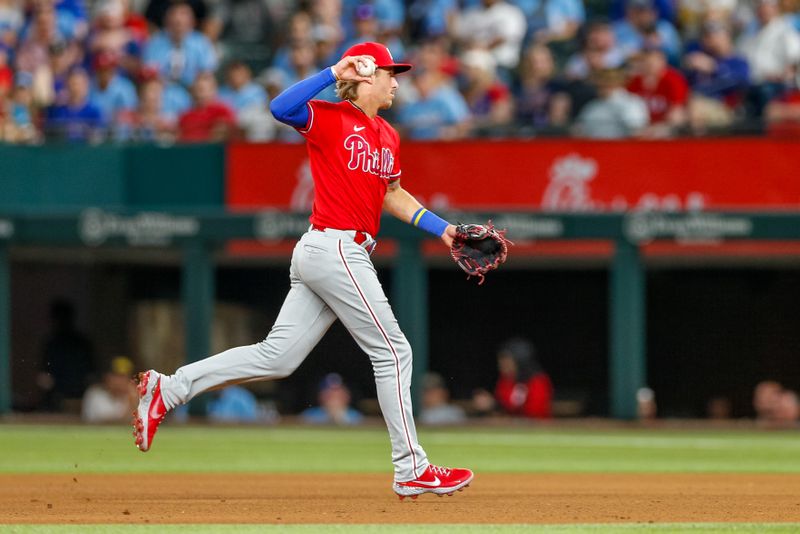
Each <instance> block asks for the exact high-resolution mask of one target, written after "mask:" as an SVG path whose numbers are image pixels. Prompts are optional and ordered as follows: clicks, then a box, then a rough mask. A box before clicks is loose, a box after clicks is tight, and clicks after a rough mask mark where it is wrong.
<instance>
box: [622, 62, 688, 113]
mask: <svg viewBox="0 0 800 534" xmlns="http://www.w3.org/2000/svg"><path fill="white" fill-rule="evenodd" d="M628 91H630V92H631V93H633V94H635V95H639V96H640V97H642V98H643V99H644V101H645V102H646V103H647V109H648V110H649V111H650V122H654V123H655V122H661V121H663V120H665V119H666V118H667V113H668V112H669V110H670V109H672V107H673V106H683V105H686V102H687V101H688V100H689V84H688V83H687V82H686V78H684V77H683V74H681V73H680V72H679V71H678V70H676V69H673V68H672V67H667V69H666V70H665V71H664V74H663V75H662V76H661V79H660V80H658V83H657V84H656V85H655V87H645V85H644V80H643V79H642V77H641V76H634V77H633V79H631V81H630V83H628Z"/></svg>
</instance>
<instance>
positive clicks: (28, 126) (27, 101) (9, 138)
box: [3, 72, 41, 144]
mask: <svg viewBox="0 0 800 534" xmlns="http://www.w3.org/2000/svg"><path fill="white" fill-rule="evenodd" d="M32 84H33V77H32V76H31V75H30V74H29V73H27V72H20V73H18V74H17V76H16V80H15V84H14V89H13V91H12V93H11V98H10V102H9V103H8V112H7V115H6V117H5V124H4V125H3V139H4V140H5V141H6V142H8V143H21V144H32V143H37V142H39V141H40V139H41V136H40V133H39V131H38V130H37V128H36V124H35V122H34V119H35V110H34V106H33V92H32V91H31V85H32Z"/></svg>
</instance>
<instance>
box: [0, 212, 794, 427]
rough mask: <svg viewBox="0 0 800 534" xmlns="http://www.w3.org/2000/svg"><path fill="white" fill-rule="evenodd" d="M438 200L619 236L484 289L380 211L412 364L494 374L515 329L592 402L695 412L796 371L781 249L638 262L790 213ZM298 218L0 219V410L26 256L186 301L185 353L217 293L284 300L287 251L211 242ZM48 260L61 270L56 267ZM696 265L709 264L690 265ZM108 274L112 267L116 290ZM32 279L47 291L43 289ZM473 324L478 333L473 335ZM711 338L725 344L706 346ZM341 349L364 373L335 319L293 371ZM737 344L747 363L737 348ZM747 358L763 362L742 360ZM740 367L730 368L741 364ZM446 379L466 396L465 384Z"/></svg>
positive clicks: (91, 283) (267, 304)
mask: <svg viewBox="0 0 800 534" xmlns="http://www.w3.org/2000/svg"><path fill="white" fill-rule="evenodd" d="M448 216H449V217H451V218H454V220H455V219H459V220H473V219H474V220H483V219H486V218H489V217H491V218H493V219H494V220H495V222H496V223H497V224H498V226H504V227H508V228H509V235H510V237H511V238H512V239H514V240H517V241H518V242H519V243H520V245H519V246H522V247H525V246H526V245H525V243H528V244H530V243H534V245H533V246H534V248H535V246H536V245H535V243H537V242H539V241H542V240H544V241H548V240H565V239H566V240H568V239H582V240H586V239H589V240H594V241H603V242H605V243H613V247H611V246H609V247H608V250H609V252H610V255H609V256H608V257H607V258H606V259H604V260H600V261H597V260H594V261H593V262H590V263H588V264H580V263H575V262H572V265H571V266H570V268H566V264H565V263H561V264H551V265H548V264H547V263H546V262H544V263H543V262H537V261H535V260H534V261H531V260H530V258H528V259H523V256H524V255H517V256H516V257H515V259H513V260H512V261H511V262H510V263H509V264H508V265H507V266H506V267H507V269H503V270H501V271H498V272H496V273H492V274H493V276H492V277H491V278H490V280H489V281H488V282H487V284H491V285H489V286H481V287H478V286H476V285H474V284H470V283H467V282H465V281H464V280H463V276H462V275H461V274H460V273H458V272H457V271H455V272H454V271H453V267H452V265H450V264H448V263H446V261H444V260H443V259H442V258H439V259H437V258H436V257H429V256H426V255H425V254H423V252H424V247H422V243H421V242H420V241H419V239H420V234H419V233H418V232H416V231H415V230H414V229H411V228H407V227H406V225H402V223H393V222H392V221H387V222H386V224H385V229H384V235H385V236H386V237H393V238H394V239H395V240H396V242H397V243H398V245H397V248H396V250H395V251H394V254H393V255H392V256H391V259H385V260H382V261H381V262H379V267H380V272H381V276H382V278H383V279H384V280H385V283H386V287H387V291H388V293H389V294H390V298H392V301H393V305H394V307H395V309H396V312H397V314H398V317H399V319H400V321H401V324H402V325H403V327H404V330H405V331H406V333H407V335H408V336H409V338H410V340H412V343H413V344H414V345H415V346H414V349H415V352H416V364H417V365H416V368H415V372H416V373H417V374H420V373H421V372H422V371H423V370H424V369H425V368H426V367H427V366H428V365H431V366H432V367H433V368H434V369H436V370H437V371H440V372H443V373H445V374H447V375H448V376H453V377H454V378H456V379H457V381H458V382H459V383H460V384H471V382H470V377H475V376H479V377H481V378H482V379H487V380H488V379H489V378H490V377H491V376H492V368H493V365H494V362H493V350H494V349H495V348H496V345H497V342H498V341H500V340H502V339H504V338H505V337H506V335H508V334H511V335H514V334H519V333H520V332H519V330H521V329H524V330H525V331H526V332H530V333H531V337H532V338H534V339H535V341H536V342H537V343H538V344H539V345H540V350H541V353H542V355H543V362H544V364H545V366H546V367H547V368H548V371H550V372H551V373H552V374H553V375H554V379H555V381H556V383H557V384H558V383H561V384H562V386H563V385H565V384H568V385H571V386H574V387H575V389H577V390H583V391H589V395H588V398H587V402H588V403H589V405H590V409H589V410H588V411H587V413H588V414H597V415H609V414H610V415H612V416H614V417H619V418H632V417H635V415H636V404H635V393H636V391H637V390H638V388H640V387H642V386H643V385H645V384H649V385H651V386H653V387H654V388H656V389H657V391H662V392H664V393H663V394H664V396H663V397H661V399H662V400H663V403H662V406H664V407H665V408H669V410H668V412H667V414H674V415H690V414H694V413H696V411H693V410H696V407H695V406H693V404H697V402H698V401H697V399H696V398H695V399H693V400H691V401H689V399H692V393H691V392H692V391H698V390H702V389H703V388H705V389H708V387H709V385H710V384H711V383H712V382H710V381H709V377H714V378H722V377H724V376H733V375H737V376H738V377H739V382H736V381H735V380H732V379H730V380H728V385H727V386H726V387H730V388H733V389H736V388H741V387H744V386H743V384H744V382H746V381H747V380H748V379H749V378H756V377H753V376H752V375H753V374H757V373H758V370H757V369H756V367H759V368H761V369H762V370H769V369H775V370H780V371H782V374H784V376H785V377H786V379H787V380H788V382H787V385H788V386H793V385H794V383H795V382H796V380H797V377H796V376H794V375H793V374H792V373H791V372H790V371H789V372H787V371H788V370H790V369H794V368H793V367H792V365H791V364H792V357H793V354H796V348H797V344H798V343H797V339H796V334H795V332H796V330H797V329H793V326H794V325H796V321H795V319H796V315H794V314H793V308H792V307H791V306H790V304H791V302H793V301H794V300H796V299H795V298H794V297H795V296H796V290H797V288H798V285H800V284H798V283H797V276H796V274H795V273H794V271H793V269H792V268H791V266H785V265H783V266H781V265H780V264H776V265H775V266H773V268H772V269H769V270H765V269H760V270H759V271H758V272H755V271H753V270H752V269H753V267H754V265H753V264H749V265H748V264H742V265H741V267H742V269H731V268H725V269H717V270H715V271H708V270H706V267H707V265H706V263H707V262H706V260H703V262H702V265H695V266H691V265H687V266H684V267H680V268H679V267H678V266H677V265H676V264H675V263H674V262H672V263H671V262H668V261H665V260H663V259H662V260H655V261H653V262H651V261H650V260H648V261H647V262H644V261H643V260H642V257H641V253H640V248H641V247H642V246H645V247H650V246H654V245H657V244H659V243H662V242H674V241H675V240H681V241H687V240H688V241H692V242H695V243H703V242H705V243H711V242H717V243H718V242H720V241H736V242H739V241H751V240H759V239H781V240H793V239H794V240H796V239H800V217H798V216H796V215H791V214H718V213H690V214H685V213H681V214H661V213H632V214H628V215H561V214H546V215H543V214H529V213H514V214H510V213H502V214H500V213H495V214H489V213H469V214H467V213H460V214H455V213H453V214H448ZM306 225H307V222H306V220H305V217H304V216H303V215H298V214H287V213H277V212H269V213H261V214H239V215H234V214H229V213H202V212H192V211H184V212H166V211H160V212H135V211H134V212H131V211H124V212H123V211H119V212H117V211H111V210H99V209H89V210H81V211H79V212H76V213H70V214H66V215H64V214H62V215H48V214H29V215H14V216H7V217H4V218H2V219H1V220H0V229H2V233H0V235H2V236H3V237H2V246H0V340H3V343H2V345H3V346H2V347H0V356H2V357H0V362H2V364H3V365H2V366H0V371H1V372H0V379H1V380H2V382H3V384H4V385H5V386H8V387H4V388H2V389H3V390H4V391H5V393H4V397H3V398H2V403H0V404H1V405H2V407H3V410H4V411H8V409H9V408H10V396H9V392H10V391H11V377H10V373H9V369H10V360H11V358H10V355H11V351H10V347H11V346H13V343H14V341H11V339H12V336H10V334H12V333H17V335H15V336H13V338H14V339H16V338H18V337H19V335H20V334H25V332H24V331H22V332H16V331H17V328H16V327H15V328H14V330H12V320H11V315H12V313H11V310H12V309H13V310H14V313H13V315H14V321H15V323H16V322H19V321H18V320H21V321H23V324H25V322H24V319H25V315H24V313H23V310H24V309H25V306H24V305H23V304H18V302H25V301H26V300H35V299H31V298H30V297H29V296H28V295H30V294H31V293H32V292H35V291H36V290H37V287H36V280H37V277H36V276H35V274H36V269H37V268H46V269H50V271H51V276H52V280H53V281H52V282H51V285H52V286H54V287H55V286H61V287H65V286H66V285H68V284H69V283H71V282H69V281H68V280H67V279H69V278H71V277H74V276H75V275H76V272H75V269H74V268H73V267H74V266H75V265H76V264H77V265H78V269H77V271H78V272H82V274H78V276H79V277H83V282H79V283H78V285H77V286H76V287H95V288H96V289H95V290H96V291H98V292H100V293H101V296H100V297H97V298H98V301H99V302H106V303H108V302H112V303H114V302H116V303H124V301H125V299H126V298H128V297H130V296H131V295H133V297H136V296H137V295H140V294H142V293H141V292H144V293H146V292H151V294H153V295H159V296H164V297H165V298H171V299H173V300H180V301H181V302H182V307H183V309H184V310H186V311H187V313H186V314H185V316H184V317H183V318H182V321H184V325H185V339H186V345H185V347H186V352H187V354H188V355H189V358H190V359H192V358H197V357H204V356H206V355H208V354H209V353H210V350H211V339H210V335H209V332H210V331H211V328H210V326H211V324H212V323H211V316H212V313H213V309H214V306H213V303H214V300H215V298H217V299H220V300H222V301H229V300H230V301H235V300H242V299H243V298H250V299H252V300H253V301H254V302H255V301H258V302H260V303H261V305H260V306H261V310H262V312H263V313H264V321H268V320H269V314H270V311H269V310H270V308H271V307H277V306H279V305H280V302H281V301H282V298H283V296H284V294H285V291H286V288H287V287H288V283H287V275H286V257H285V255H284V256H283V257H282V259H281V258H275V259H273V260H272V262H271V263H270V264H268V265H265V264H263V262H260V263H259V262H256V263H254V264H250V265H247V262H242V263H236V262H231V261H230V258H229V257H228V256H226V254H224V253H220V250H221V247H224V246H225V243H227V242H228V241H229V240H232V239H240V238H246V239H250V240H252V239H259V240H261V241H267V242H270V243H274V242H276V241H278V240H281V239H284V238H288V239H292V238H294V237H296V236H297V235H299V234H300V233H302V231H304V229H305V228H306ZM720 261H721V262H722V263H725V264H729V263H730V261H729V260H720ZM59 262H60V265H61V269H59V268H58V266H57V265H56V266H54V265H53V264H58V263H59ZM48 264H49V265H50V266H49V267H47V265H48ZM37 266H38V267H37ZM700 266H702V267H703V269H702V270H697V269H696V267H700ZM215 267H216V268H215ZM646 268H648V269H649V270H648V269H646ZM64 269H68V270H70V271H72V272H73V273H72V275H70V276H68V277H67V279H61V278H59V277H63V276H64V274H63V271H64ZM59 270H60V271H61V274H59ZM648 273H649V274H648ZM15 276H16V279H17V280H18V281H20V280H24V279H25V278H26V277H27V278H28V280H29V281H28V282H27V284H25V283H23V284H17V283H13V284H12V280H14V277H15ZM261 277H264V278H265V279H266V281H265V282H264V283H263V284H259V283H258V279H259V278H261ZM248 279H249V281H248ZM39 280H41V279H39ZM108 280H116V281H117V282H116V284H117V286H116V287H117V289H116V290H115V289H114V287H115V285H114V284H113V283H112V284H109V283H108ZM98 281H100V282H101V283H100V282H98ZM12 287H14V288H15V289H14V291H16V292H18V294H17V295H16V296H14V295H13V294H12V293H13V292H12V290H11V288H12ZM254 287H257V288H258V289H257V290H254V289H253V288H254ZM120 288H122V289H120ZM126 288H127V289H126ZM131 288H133V292H132V293H131V292H130V290H131ZM488 288H491V289H490V291H487V289H488ZM699 288H705V291H700V290H699ZM38 289H39V291H40V292H42V293H44V291H43V289H44V288H43V287H39V288H38ZM19 292H22V293H19ZM137 292H139V293H137ZM754 303H755V307H754V306H753V305H754ZM690 304H691V306H689V305H690ZM119 307H120V308H121V307H122V306H119ZM737 310H738V311H737ZM769 310H773V311H774V313H773V314H770V313H769ZM119 313H120V310H119V309H114V308H113V307H104V308H103V309H100V310H95V312H94V317H91V318H89V319H90V320H91V321H99V324H101V325H104V324H105V323H104V321H108V322H109V323H117V324H118V325H119V324H126V321H125V320H117V319H114V317H115V314H119ZM503 313H507V314H508V315H507V316H503V315H502V314H503ZM565 317H567V318H568V319H567V320H565ZM117 318H118V319H119V316H117ZM773 319H775V320H773ZM645 324H647V327H646V328H645ZM699 325H703V326H702V327H701V326H699ZM748 325H749V326H750V327H751V328H750V331H752V336H749V335H748V328H747V327H748ZM477 327H480V328H484V329H485V330H486V331H487V332H490V334H488V335H487V336H485V337H482V338H481V339H477V338H475V337H473V336H472V335H471V333H472V332H474V330H475V329H476V328H477ZM732 327H734V328H733V330H732V329H731V328H732ZM102 331H103V332H104V335H107V336H108V338H109V339H111V338H114V337H117V338H118V337H119V336H120V335H121V330H120V326H117V327H116V330H114V328H113V327H111V328H110V329H107V328H106V327H105V326H103V327H102ZM432 332H435V335H431V333H432ZM681 332H685V333H686V335H684V334H681ZM646 334H647V335H646ZM33 335H35V333H34V334H33ZM428 340H430V343H428ZM754 340H755V341H754ZM758 340H760V341H758ZM714 346H718V347H720V349H719V350H716V351H712V350H710V347H714ZM15 352H16V351H15ZM678 353H680V354H678ZM348 354H356V356H354V357H353V366H354V367H353V369H352V373H353V374H354V376H356V377H358V378H357V379H356V380H357V381H358V382H359V383H362V382H363V383H364V384H369V382H370V380H371V379H370V378H369V373H370V371H369V366H368V363H367V362H366V361H365V360H364V358H363V357H360V356H357V354H358V351H357V348H355V344H354V343H353V342H352V341H351V340H350V339H349V337H348V336H347V335H346V333H344V332H343V331H339V332H338V333H337V332H336V330H334V332H332V333H331V336H329V339H327V340H326V342H325V343H323V344H322V346H321V347H320V348H319V351H317V352H315V354H313V355H312V359H311V360H310V361H309V364H308V365H306V366H304V369H301V371H300V372H299V373H300V374H298V375H297V376H296V377H295V380H297V381H298V382H297V384H298V387H300V386H299V385H300V384H301V382H304V381H307V380H311V378H312V376H311V374H310V373H312V372H313V370H315V369H320V368H323V369H324V368H325V366H326V365H329V366H330V368H331V369H338V370H341V369H342V368H343V367H344V369H345V370H346V371H347V370H348V368H347V366H348V365H349V363H348V360H349V359H348V358H346V357H345V356H346V355H348ZM648 356H649V357H648ZM744 358H747V359H748V361H749V362H750V366H749V367H748V364H747V362H742V359H744ZM764 358H766V360H764ZM15 361H16V360H15ZM759 361H760V362H761V363H762V364H761V365H756V364H755V363H753V362H759ZM722 369H728V370H730V371H731V372H729V373H727V374H726V373H723V372H721V370H722ZM736 369H741V370H742V372H740V373H738V374H737V373H736V372H735V370H736ZM304 373H309V374H304ZM578 377H580V380H578ZM584 381H585V382H584ZM364 387H365V388H367V387H369V386H364ZM461 387H463V388H466V387H468V386H466V385H464V386H461ZM363 393H364V394H365V395H368V394H369V391H366V389H365V390H364V392H363ZM454 393H455V394H456V395H457V396H463V395H465V391H455V392H454ZM598 406H602V408H598ZM670 412H671V413H670Z"/></svg>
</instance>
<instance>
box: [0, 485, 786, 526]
mask: <svg viewBox="0 0 800 534" xmlns="http://www.w3.org/2000/svg"><path fill="white" fill-rule="evenodd" d="M390 483H391V475H389V474H387V475H374V474H361V475H341V474H330V475H320V474H308V475H306V474H304V475H299V474H285V475H284V474H235V475H219V474H210V475H201V474H162V475H154V474H145V475H111V474H109V475H81V474H77V475H0V510H2V513H0V523H10V524H14V523H50V524H53V523H56V524H69V523H134V524H136V523H195V524H207V523H273V524H288V523H350V524H360V523H547V524H552V523H615V522H636V523H648V522H657V523H661V522H800V475H760V474H754V475H741V474H736V475H733V474H731V475H726V474H723V475H720V474H644V475H642V474H541V475H539V474H533V475H531V474H520V475H502V474H481V473H478V474H477V475H476V478H475V480H474V482H473V483H472V485H471V486H470V487H469V488H467V489H466V490H465V491H464V492H460V493H456V495H454V496H453V497H447V496H445V497H441V498H440V497H436V496H433V495H423V496H421V497H420V498H419V499H417V500H413V501H412V500H410V499H406V500H405V501H402V502H400V500H399V499H398V498H397V497H396V496H395V495H394V493H393V492H392V491H391V485H390Z"/></svg>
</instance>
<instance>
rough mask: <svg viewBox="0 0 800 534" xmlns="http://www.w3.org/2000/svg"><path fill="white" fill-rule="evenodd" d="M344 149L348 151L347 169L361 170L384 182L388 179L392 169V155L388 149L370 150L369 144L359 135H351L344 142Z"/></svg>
mask: <svg viewBox="0 0 800 534" xmlns="http://www.w3.org/2000/svg"><path fill="white" fill-rule="evenodd" d="M344 148H345V149H346V150H349V151H350V161H349V162H348V163H347V168H348V169H350V170H351V171H354V170H356V169H361V170H362V171H364V172H368V173H370V174H374V175H376V176H380V177H381V178H383V179H384V180H385V179H387V178H389V177H390V176H391V174H392V168H394V154H392V151H391V150H389V149H388V148H381V149H380V151H379V150H378V149H377V148H376V149H374V150H373V149H372V147H371V146H369V143H367V141H366V140H365V139H364V138H363V137H361V136H360V135H356V134H351V135H349V136H348V137H347V138H346V139H345V140H344Z"/></svg>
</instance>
